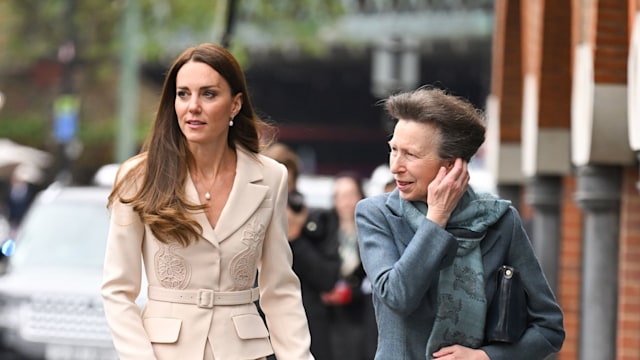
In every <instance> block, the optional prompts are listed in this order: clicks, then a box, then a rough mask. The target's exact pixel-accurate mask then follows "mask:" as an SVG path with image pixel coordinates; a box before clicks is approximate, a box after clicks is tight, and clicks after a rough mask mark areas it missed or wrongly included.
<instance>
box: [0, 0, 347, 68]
mask: <svg viewBox="0 0 640 360" xmlns="http://www.w3.org/2000/svg"><path fill="white" fill-rule="evenodd" d="M5 1H7V4H8V6H9V7H10V11H11V14H12V17H13V19H12V20H13V21H12V22H11V24H5V27H6V28H7V30H8V31H9V32H8V34H10V35H9V50H10V51H9V52H8V56H7V59H6V60H7V62H8V64H12V65H14V66H17V65H18V64H19V65H21V66H29V65H30V64H33V63H34V62H35V61H36V60H38V59H42V58H50V59H56V58H57V56H58V55H57V54H58V49H59V48H60V47H61V46H62V45H63V44H65V43H68V42H69V41H72V42H73V43H74V44H75V54H76V57H75V58H74V61H77V62H78V63H82V64H93V65H91V66H95V67H96V69H100V72H101V77H102V76H105V74H104V72H105V68H104V65H103V64H104V63H107V64H113V62H114V61H116V60H117V59H118V58H119V51H120V49H121V34H120V29H121V28H122V21H123V20H122V19H123V17H124V13H123V12H124V10H125V9H126V2H127V1H132V0H111V1H105V0H47V1H42V0H5ZM135 1H138V4H139V6H140V13H141V19H140V23H141V33H140V34H137V35H140V37H141V39H142V44H141V48H142V54H140V55H141V58H142V59H143V60H144V61H151V62H153V61H159V60H165V58H167V57H168V58H173V56H175V54H176V52H177V51H178V50H177V49H178V48H179V49H181V48H182V47H185V46H187V45H191V44H195V43H198V42H202V41H213V42H219V41H220V39H214V38H213V35H214V31H213V30H214V27H219V28H220V27H221V28H224V27H225V26H224V25H225V24H226V21H227V17H226V14H219V13H216V12H217V11H219V10H220V9H223V8H224V7H220V5H222V4H221V2H229V3H230V1H232V0H189V1H183V0H135ZM235 4H236V11H235V15H236V17H235V21H234V23H235V24H236V25H238V24H249V25H250V26H252V27H256V28H257V29H258V30H259V32H260V33H261V34H264V35H266V36H268V37H269V38H270V39H272V41H273V44H272V45H273V46H275V47H276V48H277V47H280V46H286V47H291V46H292V44H293V45H295V46H297V47H299V48H300V49H302V50H303V51H308V52H310V53H320V52H321V50H320V49H321V48H322V44H321V43H320V42H319V41H317V35H318V30H319V29H320V26H321V25H322V24H326V23H327V22H331V21H334V20H335V19H336V18H337V17H339V16H340V15H342V14H343V11H344V10H343V6H342V1H341V0H295V1H294V0H270V1H261V0H244V1H242V0H235ZM216 21H218V22H224V23H225V24H220V23H218V24H216V23H215V22H216ZM132 35H133V34H132ZM233 39H234V41H236V42H238V43H237V44H234V48H235V49H237V50H238V51H239V52H246V51H247V49H242V48H243V40H242V39H241V38H237V37H235V38H233ZM106 76H108V75H106Z"/></svg>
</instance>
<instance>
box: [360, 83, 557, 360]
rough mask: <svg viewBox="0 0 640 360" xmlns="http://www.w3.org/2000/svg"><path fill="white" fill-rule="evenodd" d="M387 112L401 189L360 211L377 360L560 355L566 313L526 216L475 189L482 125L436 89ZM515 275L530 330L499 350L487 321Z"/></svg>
mask: <svg viewBox="0 0 640 360" xmlns="http://www.w3.org/2000/svg"><path fill="white" fill-rule="evenodd" d="M385 109H386V110H387V112H388V113H389V114H390V115H391V116H392V117H393V118H395V119H397V123H396V125H395V128H394V132H393V137H392V138H391V140H390V141H389V147H390V149H391V152H390V156H389V166H390V168H391V171H392V172H393V174H394V176H395V180H396V184H397V187H396V189H395V190H393V192H391V193H386V194H382V195H377V196H374V197H370V198H367V199H365V200H362V201H361V202H359V203H358V206H357V208H356V223H357V227H358V236H359V239H360V254H361V256H362V261H363V263H364V268H365V270H366V272H367V274H368V276H369V278H370V279H371V280H372V283H373V293H374V305H375V308H376V317H377V322H378V330H379V332H380V337H379V344H378V350H377V354H376V359H384V360H386V359H399V358H403V359H425V356H426V358H427V359H454V358H455V359H544V358H545V357H546V356H547V355H549V354H551V353H554V352H557V351H559V350H560V348H561V346H562V343H563V341H564V335H565V334H564V329H563V316H562V311H561V309H560V307H559V306H558V304H557V302H556V299H555V297H554V294H553V293H552V291H551V289H550V288H549V285H548V283H547V281H546V279H545V277H544V274H543V272H542V269H541V268H540V264H539V263H538V260H537V259H536V257H535V255H534V252H533V249H532V247H531V243H530V242H529V239H528V237H527V234H526V233H525V231H524V230H523V228H522V222H521V220H520V216H519V215H518V213H517V211H516V210H515V208H513V207H512V206H510V202H508V201H505V200H502V199H500V198H498V197H496V196H495V195H492V194H488V193H487V194H482V193H476V192H475V191H474V190H473V189H472V188H471V187H468V182H469V173H468V171H467V163H468V162H469V160H470V159H471V157H472V156H473V155H474V154H475V153H476V151H477V150H478V148H479V147H480V145H481V144H482V142H483V141H484V134H485V125H484V122H483V118H482V116H481V114H480V113H479V112H478V111H477V110H476V109H475V108H474V107H473V106H472V105H471V104H470V103H469V102H467V101H466V100H464V99H461V98H458V97H455V96H452V95H449V94H447V93H446V92H444V91H442V90H439V89H435V88H421V89H418V90H415V91H411V92H406V93H399V94H396V95H393V96H391V97H389V98H388V99H387V100H386V101H385ZM505 264H506V265H510V266H513V267H514V268H515V271H516V272H517V273H518V274H520V275H521V276H520V277H519V279H520V281H521V283H522V285H523V287H524V289H525V291H526V294H527V295H528V297H527V300H526V304H524V305H525V307H526V310H525V311H526V312H527V313H528V315H527V316H526V318H527V319H526V320H525V321H528V324H526V325H525V326H526V327H525V330H524V333H523V334H522V335H521V336H519V337H516V339H517V340H514V341H513V342H512V343H500V342H492V343H489V342H488V340H487V338H486V337H485V331H486V330H487V329H485V319H486V318H487V314H490V313H489V310H488V309H489V304H490V301H491V299H492V298H493V296H494V293H496V280H495V279H496V272H497V270H498V269H499V268H500V267H501V266H502V265H505ZM514 294H515V293H514ZM516 315H517V314H516ZM517 335H519V334H517Z"/></svg>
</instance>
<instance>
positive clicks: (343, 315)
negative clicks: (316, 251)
mask: <svg viewBox="0 0 640 360" xmlns="http://www.w3.org/2000/svg"><path fill="white" fill-rule="evenodd" d="M364 196H365V195H364V191H363V188H362V182H361V180H360V177H359V176H358V174H356V173H353V172H348V171H347V172H341V173H339V174H337V175H336V177H335V183H334V194H333V209H332V210H331V211H330V212H329V214H328V218H327V219H326V220H325V221H324V225H323V226H324V227H326V230H324V231H325V233H326V236H327V238H328V241H330V242H331V243H335V244H338V252H339V254H340V261H341V266H340V279H339V280H338V282H336V284H335V286H334V289H333V290H332V291H330V292H328V293H326V294H323V299H324V301H325V303H326V304H328V305H330V306H331V322H332V326H331V328H332V331H331V336H332V347H333V358H334V359H354V360H361V359H370V357H368V356H367V354H368V353H370V352H372V351H371V348H373V347H375V339H367V338H366V336H367V335H369V336H375V335H376V334H375V332H373V333H372V332H371V331H367V330H366V327H367V326H371V324H372V323H375V320H374V319H373V318H374V313H373V309H372V306H371V292H370V291H369V289H368V288H367V281H366V274H365V272H364V268H363V267H362V262H361V261H360V253H359V250H358V238H357V233H356V223H355V218H354V212H355V206H356V204H357V203H358V201H360V200H361V199H363V198H364Z"/></svg>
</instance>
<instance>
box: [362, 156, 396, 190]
mask: <svg viewBox="0 0 640 360" xmlns="http://www.w3.org/2000/svg"><path fill="white" fill-rule="evenodd" d="M395 187H396V181H395V180H394V179H393V173H391V169H389V165H387V164H380V165H378V166H377V167H376V168H375V169H374V170H373V172H372V173H371V177H369V181H368V182H367V186H366V195H367V196H374V195H378V194H382V193H386V192H391V191H393V189H394V188H395Z"/></svg>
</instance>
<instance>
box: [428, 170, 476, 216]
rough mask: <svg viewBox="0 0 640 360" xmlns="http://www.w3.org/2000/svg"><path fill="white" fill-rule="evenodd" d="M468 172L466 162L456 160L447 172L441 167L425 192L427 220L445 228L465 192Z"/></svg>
mask: <svg viewBox="0 0 640 360" xmlns="http://www.w3.org/2000/svg"><path fill="white" fill-rule="evenodd" d="M468 184H469V171H468V169H467V162H466V161H464V160H462V159H460V158H458V159H456V161H455V163H454V164H453V167H452V168H451V169H450V170H449V171H448V172H447V169H446V168H445V167H444V166H442V167H441V168H440V171H438V175H436V177H435V179H433V181H432V182H431V184H429V188H428V192H427V205H428V207H429V208H428V210H427V219H429V220H431V221H433V222H435V223H436V224H438V225H440V226H441V227H443V228H444V227H445V226H446V225H447V222H448V221H449V217H450V216H451V213H452V212H453V209H455V207H456V205H457V204H458V201H459V200H460V198H461V197H462V195H463V194H464V192H465V191H466V190H467V186H468Z"/></svg>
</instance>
